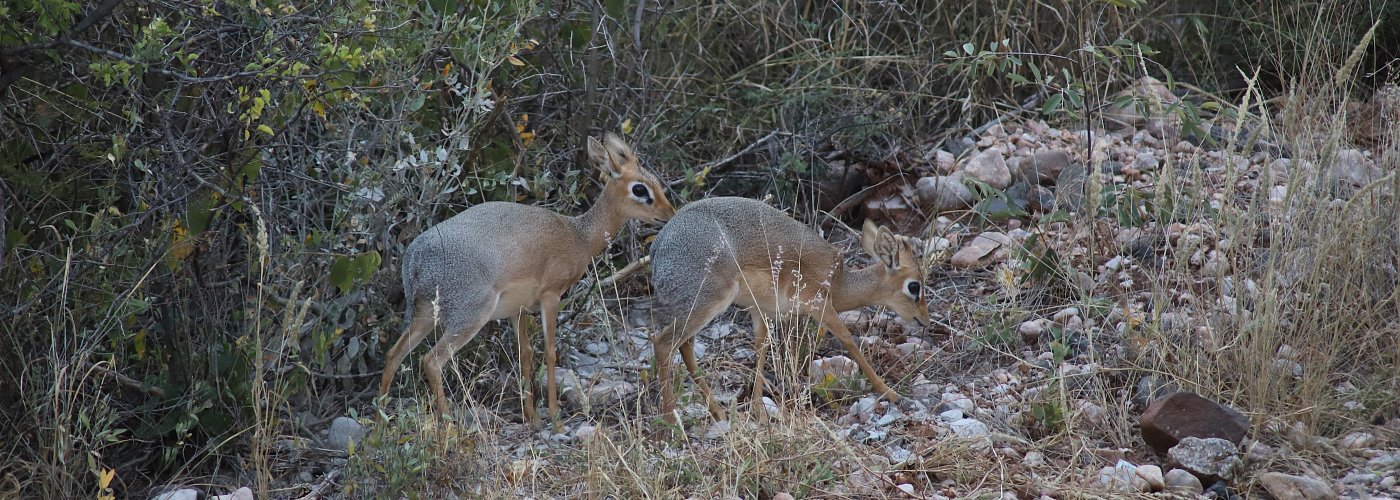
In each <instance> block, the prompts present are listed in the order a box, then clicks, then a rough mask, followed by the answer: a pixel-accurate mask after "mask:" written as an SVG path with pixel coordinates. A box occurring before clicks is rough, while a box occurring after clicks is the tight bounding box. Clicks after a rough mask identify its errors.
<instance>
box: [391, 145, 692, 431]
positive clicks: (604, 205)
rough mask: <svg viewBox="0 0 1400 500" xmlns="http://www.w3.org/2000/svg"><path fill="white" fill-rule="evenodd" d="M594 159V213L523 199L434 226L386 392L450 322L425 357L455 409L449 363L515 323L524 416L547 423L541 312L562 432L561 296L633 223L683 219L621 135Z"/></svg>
mask: <svg viewBox="0 0 1400 500" xmlns="http://www.w3.org/2000/svg"><path fill="white" fill-rule="evenodd" d="M588 157H589V159H590V160H591V161H592V163H593V164H594V165H595V166H597V167H598V169H600V170H602V171H603V172H605V173H606V174H607V182H606V184H605V185H604V186H603V191H602V193H601V194H600V195H599V197H598V200H597V201H596V202H595V203H594V204H593V207H592V208H590V209H589V210H588V212H587V213H584V214H583V215H580V216H577V217H568V216H564V215H560V214H557V213H554V212H553V211H550V210H547V209H544V208H540V207H535V206H530V205H522V204H518V203H502V202H490V203H482V204H480V205H476V206H473V207H471V208H468V209H466V210H464V211H462V213H459V214H457V215H456V216H454V217H452V218H450V219H448V220H446V221H443V222H442V223H439V224H437V225H435V226H433V227H430V228H428V230H427V231H425V232H424V233H423V234H421V235H419V236H418V237H417V238H415V239H414V240H413V243H411V244H409V246H408V249H407V250H405V251H404V255H403V288H404V296H405V299H406V302H407V306H406V308H405V311H404V316H405V323H406V324H407V325H408V326H407V329H406V330H405V331H404V333H403V336H402V337H400V338H399V340H398V342H396V343H394V346H393V347H392V348H390V349H389V353H388V355H387V356H386V360H385V364H384V375H383V378H382V379H381V381H380V384H379V393H380V394H381V395H383V394H385V393H387V392H388V391H389V385H390V383H392V382H393V380H394V374H395V373H396V372H397V371H398V367H399V364H401V363H402V362H403V360H404V357H406V356H408V353H409V352H410V351H412V350H413V349H414V347H417V346H418V344H419V343H421V342H423V339H424V338H426V337H427V336H428V334H429V333H430V332H431V331H432V330H433V329H434V327H436V326H438V325H441V326H442V327H443V331H444V332H445V333H444V335H443V337H442V339H441V340H439V341H438V342H437V343H436V344H433V347H432V349H431V350H430V351H429V352H428V354H427V356H425V357H424V358H423V372H424V375H425V376H426V377H427V380H428V385H429V386H430V387H431V388H432V391H433V397H434V411H435V413H437V415H438V416H439V417H440V416H441V415H442V414H443V413H444V412H446V411H447V409H448V405H447V397H446V395H444V393H443V388H442V370H443V366H444V365H446V364H447V362H448V361H449V360H451V359H452V356H453V354H455V353H456V352H457V351H458V350H459V349H461V348H462V346H464V345H466V344H467V342H470V341H471V339H472V337H475V336H476V334H477V332H479V331H480V330H481V328H482V327H483V326H485V325H486V323H487V322H488V321H492V320H496V319H506V318H508V319H510V322H511V326H512V327H513V328H514V329H515V332H516V342H517V349H518V351H519V356H520V366H521V377H522V379H523V380H522V391H523V394H522V401H521V406H522V411H523V412H524V414H525V419H526V420H527V421H528V422H529V423H530V424H531V425H533V426H535V427H539V424H540V422H539V416H538V414H537V413H536V409H535V399H534V383H533V378H534V377H533V371H534V366H535V365H534V350H533V349H532V348H531V343H530V335H529V334H528V333H527V332H525V330H524V329H523V328H522V327H521V320H522V317H523V316H524V315H525V314H528V313H534V312H538V313H539V314H540V317H541V320H542V323H543V326H544V358H545V369H546V370H547V372H546V380H547V382H546V384H547V386H548V389H547V390H548V400H549V417H550V420H551V421H552V422H553V423H554V426H555V428H556V429H558V428H559V400H558V393H557V389H556V381H555V378H554V366H555V363H556V358H555V344H554V342H555V333H554V332H555V328H556V325H555V322H556V321H557V318H558V312H559V299H560V296H561V295H563V293H564V292H565V291H566V290H568V289H569V287H570V286H572V285H573V284H574V283H575V282H577V281H578V280H579V278H581V277H583V273H584V271H585V270H587V268H588V265H589V262H590V261H591V260H592V259H593V256H595V255H598V253H600V252H602V251H603V250H604V249H605V248H606V247H607V245H608V241H609V239H611V238H612V237H614V236H616V235H617V232H618V230H620V229H621V228H622V226H623V224H626V223H627V222H628V221H630V220H633V219H638V220H643V221H649V222H654V223H661V222H665V221H666V220H667V219H669V218H670V217H671V216H672V215H674V214H675V213H676V210H675V208H673V207H672V206H671V203H670V202H669V201H668V200H667V199H666V194H665V193H664V192H662V187H661V183H660V182H659V181H658V180H657V178H656V176H655V175H652V173H651V172H649V171H647V170H646V169H644V168H642V167H641V165H640V164H639V163H638V160H637V155H636V154H635V153H634V152H633V151H632V149H631V148H629V147H628V146H627V144H625V143H623V142H622V140H621V139H619V138H618V137H617V136H616V135H613V134H608V135H607V136H606V137H605V138H604V140H603V142H601V143H600V142H598V140H597V139H594V138H592V137H589V138H588Z"/></svg>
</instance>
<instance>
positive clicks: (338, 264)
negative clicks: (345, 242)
mask: <svg viewBox="0 0 1400 500" xmlns="http://www.w3.org/2000/svg"><path fill="white" fill-rule="evenodd" d="M352 266H353V261H352V260H351V259H350V258H349V257H346V256H343V255H337V256H336V257H335V263H333V264H331V276H330V279H331V284H332V285H335V286H336V287H337V288H340V293H350V286H351V285H353V284H354V275H353V274H351V268H352Z"/></svg>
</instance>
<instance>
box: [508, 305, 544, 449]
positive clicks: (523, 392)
mask: <svg viewBox="0 0 1400 500" xmlns="http://www.w3.org/2000/svg"><path fill="white" fill-rule="evenodd" d="M525 314H526V313H525V311H523V310H522V311H520V312H518V313H516V314H515V316H513V317H511V318H510V326H511V328H513V329H514V330H515V351H516V352H517V353H518V354H519V357H520V410H521V412H523V413H524V414H525V423H527V424H529V425H530V427H531V428H534V429H538V428H540V414H539V412H538V410H536V409H535V346H534V345H533V343H532V342H530V332H528V331H526V329H525V323H526V322H525Z"/></svg>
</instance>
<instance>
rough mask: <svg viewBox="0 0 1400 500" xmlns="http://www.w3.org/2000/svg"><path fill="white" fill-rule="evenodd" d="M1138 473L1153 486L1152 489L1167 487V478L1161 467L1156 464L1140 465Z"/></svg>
mask: <svg viewBox="0 0 1400 500" xmlns="http://www.w3.org/2000/svg"><path fill="white" fill-rule="evenodd" d="M1137 475H1138V477H1140V478H1142V479H1143V480H1144V481H1147V484H1148V486H1151V487H1152V491H1162V490H1164V489H1166V488H1167V480H1166V478H1165V477H1163V476H1162V468H1161V467H1158V466H1156V465H1139V466H1138V467H1137Z"/></svg>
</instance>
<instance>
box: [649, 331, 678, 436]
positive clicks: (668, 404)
mask: <svg viewBox="0 0 1400 500" xmlns="http://www.w3.org/2000/svg"><path fill="white" fill-rule="evenodd" d="M675 330H676V325H671V326H668V327H666V328H665V329H663V330H662V331H661V333H659V334H657V335H656V336H655V337H653V338H652V339H651V351H652V355H654V356H656V361H655V365H654V366H655V367H656V382H657V383H658V384H660V385H661V408H659V410H660V411H661V418H662V419H664V420H665V421H666V422H668V423H671V424H675V423H677V422H676V391H675V388H674V387H673V386H672V384H674V383H675V381H673V380H672V379H671V377H672V376H671V354H673V353H675V352H676V344H675V340H674V333H675Z"/></svg>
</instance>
